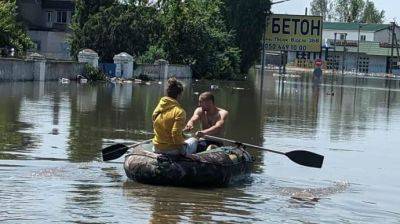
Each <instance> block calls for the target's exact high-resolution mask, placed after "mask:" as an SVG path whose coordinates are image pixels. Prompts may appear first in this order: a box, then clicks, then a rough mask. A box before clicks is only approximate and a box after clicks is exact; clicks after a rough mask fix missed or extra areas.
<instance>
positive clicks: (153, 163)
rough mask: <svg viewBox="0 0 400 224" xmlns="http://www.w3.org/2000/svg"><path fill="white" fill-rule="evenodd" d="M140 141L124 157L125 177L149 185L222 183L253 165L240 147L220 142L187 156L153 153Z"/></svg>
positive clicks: (240, 175) (237, 177)
mask: <svg viewBox="0 0 400 224" xmlns="http://www.w3.org/2000/svg"><path fill="white" fill-rule="evenodd" d="M151 148H152V145H151V144H146V145H140V146H137V147H136V148H134V149H133V150H132V153H130V154H128V155H127V156H126V157H125V162H124V169H125V172H126V175H127V176H128V178H130V179H132V180H134V181H137V182H141V183H145V184H153V185H172V186H194V187H201V186H207V187H209V186H226V185H229V184H230V183H232V182H235V181H239V180H242V179H244V178H246V177H247V176H248V175H249V174H250V172H251V167H252V165H253V158H252V156H251V155H250V154H249V153H248V152H247V151H245V150H244V149H243V147H228V146H223V147H219V148H215V149H212V150H208V151H205V152H200V153H197V154H192V155H187V156H171V155H168V156H167V155H163V154H156V153H154V152H152V150H151Z"/></svg>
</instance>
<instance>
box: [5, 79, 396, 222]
mask: <svg viewBox="0 0 400 224" xmlns="http://www.w3.org/2000/svg"><path fill="white" fill-rule="evenodd" d="M325 78H326V79H325V80H324V81H323V82H322V83H321V84H315V85H313V84H312V82H310V77H309V76H307V75H306V76H303V77H286V78H284V77H279V76H274V75H272V74H268V75H267V77H266V78H265V79H264V80H263V87H262V88H261V87H260V84H259V83H260V80H259V78H258V79H257V84H254V83H255V82H253V81H246V82H211V81H208V82H203V81H200V82H195V81H193V82H192V83H190V82H186V86H185V92H184V96H183V102H182V105H183V107H184V108H185V109H186V111H187V112H188V115H190V113H192V112H193V110H194V108H195V106H196V99H197V97H198V95H197V94H198V92H202V91H205V90H208V89H209V88H210V85H211V84H213V85H218V87H219V88H218V89H217V90H214V93H215V96H216V102H217V104H218V105H220V106H221V107H224V108H226V109H228V110H229V111H230V115H229V119H228V123H227V125H226V130H225V134H224V137H226V138H229V139H234V140H237V141H242V142H245V143H251V144H255V145H262V146H263V147H266V148H269V149H274V150H281V151H285V152H287V151H291V150H298V149H301V150H308V151H312V152H316V153H319V154H323V155H324V156H325V162H324V165H323V168H322V169H315V168H308V167H303V166H300V165H297V164H295V163H293V162H292V161H290V160H289V159H288V158H286V157H285V156H282V155H278V154H272V153H268V152H265V151H258V150H254V149H250V150H249V151H250V152H251V154H252V155H253V156H254V157H255V158H256V164H255V167H254V171H253V173H252V174H251V178H249V179H248V180H246V181H244V182H242V183H236V184H234V185H232V186H229V187H227V188H214V189H204V188H201V189H190V188H176V187H159V186H148V185H143V184H139V183H135V182H132V181H129V180H127V178H126V176H125V173H124V170H123V166H122V161H123V160H122V158H121V159H118V160H114V161H112V162H102V161H101V149H102V148H103V147H106V146H109V145H111V144H115V143H117V142H118V143H120V142H122V143H132V142H134V141H138V140H143V139H148V138H151V135H149V132H151V131H152V129H151V127H152V125H151V113H152V110H153V108H154V107H155V105H156V103H157V101H158V99H159V98H160V97H161V96H162V92H163V89H164V85H163V84H161V85H160V84H157V83H154V84H151V85H139V84H124V85H120V84H111V83H100V84H96V85H91V84H77V83H74V82H71V83H70V84H61V83H31V82H26V83H23V82H18V83H0V130H1V132H0V133H1V135H0V222H1V223H50V222H59V223H68V222H73V223H122V222H123V223H187V222H206V223H213V222H224V223H235V222H240V223H242V222H247V223H265V222H269V223H399V222H400V206H399V205H400V197H399V195H400V174H399V170H400V151H399V145H400V94H399V93H400V92H399V85H400V83H399V81H396V80H385V79H376V78H373V79H362V78H341V77H333V76H331V77H325ZM260 92H261V93H260Z"/></svg>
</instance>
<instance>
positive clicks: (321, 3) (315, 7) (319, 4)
mask: <svg viewBox="0 0 400 224" xmlns="http://www.w3.org/2000/svg"><path fill="white" fill-rule="evenodd" d="M310 5H311V15H314V16H322V18H323V20H324V21H331V20H332V19H333V18H334V13H333V9H334V2H333V1H332V0H313V1H312V2H311V4H310Z"/></svg>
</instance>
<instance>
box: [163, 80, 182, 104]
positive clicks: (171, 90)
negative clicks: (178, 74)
mask: <svg viewBox="0 0 400 224" xmlns="http://www.w3.org/2000/svg"><path fill="white" fill-rule="evenodd" d="M182 92H183V85H182V83H181V82H179V81H178V80H177V79H176V78H175V77H172V78H169V79H168V88H167V96H169V97H171V98H174V99H176V98H177V97H178V96H179V95H180V94H181V93H182Z"/></svg>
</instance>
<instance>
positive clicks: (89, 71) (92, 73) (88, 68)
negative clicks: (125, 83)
mask: <svg viewBox="0 0 400 224" xmlns="http://www.w3.org/2000/svg"><path fill="white" fill-rule="evenodd" d="M84 72H85V75H84V76H85V77H86V78H87V79H88V80H90V81H105V80H106V74H104V72H103V71H101V70H100V69H98V68H95V67H93V66H92V65H89V64H86V65H85V71H84Z"/></svg>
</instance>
